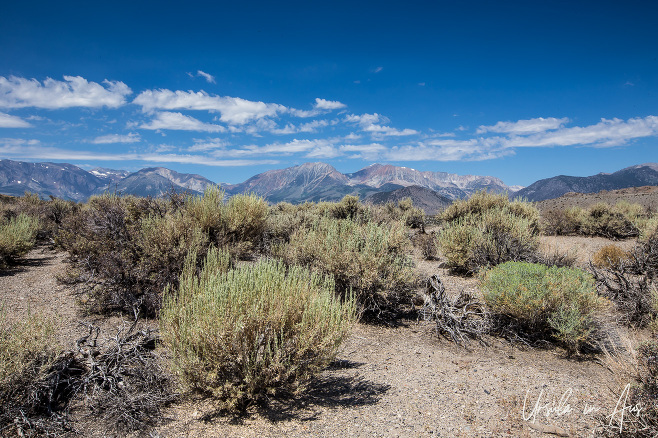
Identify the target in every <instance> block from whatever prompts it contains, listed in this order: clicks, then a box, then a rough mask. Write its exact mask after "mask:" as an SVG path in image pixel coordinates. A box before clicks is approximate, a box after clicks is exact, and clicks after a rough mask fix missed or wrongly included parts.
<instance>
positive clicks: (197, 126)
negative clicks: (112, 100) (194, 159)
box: [139, 111, 226, 132]
mask: <svg viewBox="0 0 658 438" xmlns="http://www.w3.org/2000/svg"><path fill="white" fill-rule="evenodd" d="M139 128H140V129H149V130H158V129H170V130H176V131H198V132H226V127H224V126H222V125H215V124H212V123H204V122H202V121H201V120H199V119H195V118H194V117H190V116H186V115H184V114H181V113H175V112H167V111H163V112H160V113H157V114H156V115H155V117H154V118H153V119H152V120H151V121H150V122H149V123H144V124H142V125H140V126H139Z"/></svg>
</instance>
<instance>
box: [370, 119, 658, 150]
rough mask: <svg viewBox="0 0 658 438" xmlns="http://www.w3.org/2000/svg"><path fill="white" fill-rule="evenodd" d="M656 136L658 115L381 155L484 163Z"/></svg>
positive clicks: (433, 143)
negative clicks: (539, 150)
mask: <svg viewBox="0 0 658 438" xmlns="http://www.w3.org/2000/svg"><path fill="white" fill-rule="evenodd" d="M555 120H563V119H555ZM519 122H521V121H519ZM504 123H509V122H504ZM494 126H495V125H494ZM560 126H561V125H560ZM654 136H658V117H656V116H647V117H643V118H640V117H638V118H633V119H628V120H622V119H617V118H615V119H601V121H600V122H599V123H596V124H593V125H589V126H574V127H570V128H567V127H562V126H561V127H559V128H557V129H553V130H550V131H544V132H539V133H533V134H527V135H520V134H516V133H510V134H509V135H508V136H494V137H476V138H471V139H466V140H453V139H434V140H429V141H425V142H419V143H417V144H412V145H403V146H399V147H397V146H396V147H392V148H390V149H389V150H387V151H386V152H385V153H383V154H382V159H385V160H390V161H396V160H407V161H419V160H431V161H457V160H471V161H476V160H477V161H481V160H490V159H495V158H500V157H503V156H507V155H512V154H514V151H515V150H516V149H518V148H530V147H566V146H589V147H613V146H621V145H624V144H627V143H628V142H631V141H633V140H636V139H639V138H646V137H654Z"/></svg>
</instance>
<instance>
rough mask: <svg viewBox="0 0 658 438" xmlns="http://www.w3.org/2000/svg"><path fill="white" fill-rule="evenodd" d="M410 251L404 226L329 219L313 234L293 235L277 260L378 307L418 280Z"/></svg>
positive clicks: (314, 227) (278, 251)
mask: <svg viewBox="0 0 658 438" xmlns="http://www.w3.org/2000/svg"><path fill="white" fill-rule="evenodd" d="M408 245H409V239H408V237H407V234H406V230H405V227H404V226H403V225H402V224H401V223H399V222H393V223H390V224H381V225H377V224H375V223H372V222H366V223H358V222H354V221H351V220H340V219H330V218H327V217H323V218H321V219H319V220H317V221H316V222H315V223H314V224H313V225H312V226H311V227H310V229H300V230H298V231H296V232H295V233H293V235H292V236H291V238H290V242H289V243H288V244H285V245H280V246H279V247H278V248H276V249H275V251H274V255H276V256H278V257H280V258H282V259H283V260H284V261H285V262H286V263H287V264H291V265H292V264H298V265H305V266H310V267H311V268H312V269H313V270H315V271H317V272H321V273H325V274H331V275H333V276H334V278H335V279H336V284H337V289H338V292H339V293H341V294H346V293H348V292H349V291H350V290H352V291H353V292H354V293H355V294H356V297H357V300H358V302H359V303H360V304H361V305H362V306H364V307H371V306H375V307H376V306H378V305H380V304H383V303H384V302H386V300H387V296H388V293H389V292H392V291H399V290H403V289H405V288H406V287H407V286H408V285H409V284H410V282H411V281H412V280H413V270H412V267H413V264H412V261H411V258H410V257H409V256H408V255H407V253H406V252H407V249H408Z"/></svg>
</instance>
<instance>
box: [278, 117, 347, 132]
mask: <svg viewBox="0 0 658 438" xmlns="http://www.w3.org/2000/svg"><path fill="white" fill-rule="evenodd" d="M337 123H338V120H313V121H312V122H308V123H302V124H301V125H299V126H295V125H293V124H292V123H288V124H286V126H284V127H283V128H273V129H271V130H270V132H271V133H272V134H282V135H283V134H297V133H300V132H305V133H313V132H317V131H318V129H320V128H324V127H326V126H329V125H336V124H337Z"/></svg>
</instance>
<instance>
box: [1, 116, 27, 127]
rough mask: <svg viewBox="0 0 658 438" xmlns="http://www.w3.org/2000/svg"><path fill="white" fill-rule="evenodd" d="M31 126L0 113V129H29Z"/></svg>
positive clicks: (16, 118)
mask: <svg viewBox="0 0 658 438" xmlns="http://www.w3.org/2000/svg"><path fill="white" fill-rule="evenodd" d="M31 126H32V125H31V124H30V123H28V122H26V121H25V120H23V119H21V118H20V117H16V116H12V115H9V114H5V113H0V128H29V127H31Z"/></svg>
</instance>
